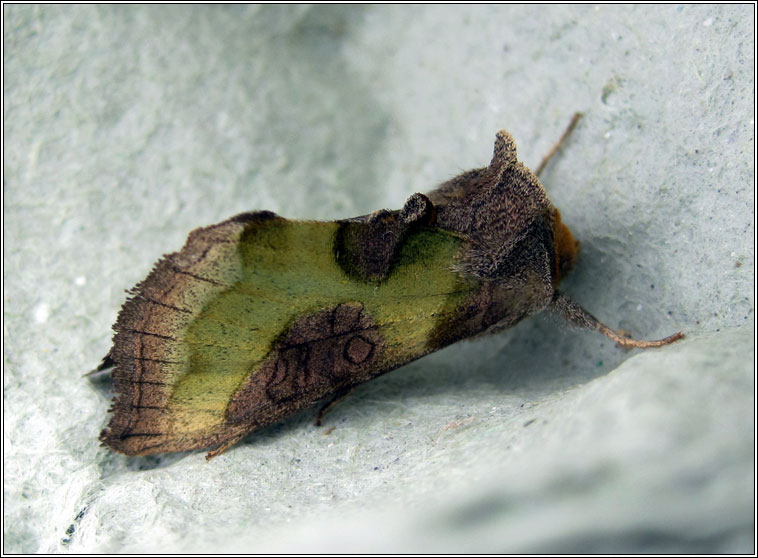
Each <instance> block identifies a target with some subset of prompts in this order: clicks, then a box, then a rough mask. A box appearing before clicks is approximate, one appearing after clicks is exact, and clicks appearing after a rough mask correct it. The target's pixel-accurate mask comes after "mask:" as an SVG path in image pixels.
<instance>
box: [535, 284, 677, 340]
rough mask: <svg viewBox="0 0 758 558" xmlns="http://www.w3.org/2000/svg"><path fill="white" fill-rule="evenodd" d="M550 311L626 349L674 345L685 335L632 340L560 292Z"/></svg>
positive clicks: (552, 302) (556, 295) (551, 304)
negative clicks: (598, 333) (652, 339)
mask: <svg viewBox="0 0 758 558" xmlns="http://www.w3.org/2000/svg"><path fill="white" fill-rule="evenodd" d="M550 309H551V310H552V311H554V312H555V313H557V314H559V315H560V316H562V317H563V318H564V319H565V320H567V321H568V322H570V323H572V324H574V325H576V326H579V327H581V328H585V329H594V330H597V331H599V332H600V333H602V334H603V335H605V336H606V337H608V338H609V339H612V340H613V341H615V342H616V343H618V344H619V345H621V346H622V347H624V348H625V349H635V348H637V349H647V348H650V347H662V346H663V345H668V344H669V343H673V342H674V341H676V340H678V339H681V338H682V337H684V334H683V333H682V332H681V331H680V332H678V333H675V334H674V335H669V336H668V337H666V338H664V339H659V340H657V341H637V340H636V339H632V338H631V337H628V336H627V335H625V333H624V332H621V331H617V330H614V329H611V328H609V327H608V326H607V325H605V324H604V323H602V322H601V321H600V320H598V319H597V318H596V317H595V316H593V315H592V314H590V313H589V312H587V310H585V309H584V308H582V307H581V306H579V305H578V304H577V303H576V302H574V301H573V300H571V299H570V298H568V297H567V296H565V295H564V294H562V293H560V292H558V291H555V294H554V295H553V300H552V301H551V302H550Z"/></svg>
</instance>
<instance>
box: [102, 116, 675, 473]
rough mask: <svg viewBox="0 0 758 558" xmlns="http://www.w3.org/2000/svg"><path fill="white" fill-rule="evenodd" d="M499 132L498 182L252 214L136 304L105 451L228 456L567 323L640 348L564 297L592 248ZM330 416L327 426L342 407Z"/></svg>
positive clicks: (198, 234) (197, 248) (126, 317)
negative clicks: (245, 441) (435, 364)
mask: <svg viewBox="0 0 758 558" xmlns="http://www.w3.org/2000/svg"><path fill="white" fill-rule="evenodd" d="M578 117H579V115H575V117H574V119H573V120H572V123H571V125H570V126H569V128H568V129H567V130H566V133H564V136H563V137H562V138H561V141H559V142H558V144H556V146H555V147H554V148H553V150H552V151H551V152H550V153H549V154H548V155H547V156H546V157H545V159H543V162H542V163H541V164H540V166H539V168H538V170H537V172H536V174H535V173H532V172H531V171H530V170H529V169H528V168H527V167H526V166H524V165H523V164H522V163H520V162H519V161H518V160H517V158H516V145H515V142H514V140H513V138H512V137H511V136H510V134H508V132H505V131H500V132H498V134H497V136H496V139H495V148H494V155H493V157H492V161H491V162H490V164H489V166H486V167H483V168H479V169H475V170H471V171H468V172H465V173H463V174H461V175H460V176H457V177H455V178H452V179H451V180H448V181H447V182H445V183H443V184H442V185H440V186H439V187H438V188H437V189H436V190H433V191H431V192H429V193H427V194H413V195H412V196H411V197H410V198H408V201H407V202H406V203H405V205H404V206H403V208H402V209H400V210H396V211H388V210H380V211H376V212H374V213H372V214H370V215H365V216H362V217H356V218H353V219H346V220H343V221H331V222H313V221H291V220H288V219H284V218H282V217H279V216H278V215H276V214H274V213H271V212H269V211H257V212H250V213H242V214H240V215H237V216H236V217H232V218H231V219H228V220H226V221H223V222H222V223H219V224H217V225H211V226H209V227H204V228H199V229H196V230H194V231H192V232H191V233H190V234H189V237H188V239H187V242H186V244H185V245H184V247H183V248H182V249H181V251H179V252H175V253H172V254H168V255H166V256H164V257H163V258H162V259H161V260H160V261H158V263H157V264H156V265H155V267H154V268H153V270H152V271H151V273H150V274H149V275H148V276H147V278H146V279H145V280H144V281H142V282H141V283H139V284H137V285H136V286H135V287H134V288H133V289H132V290H130V291H129V293H130V297H129V298H128V300H127V301H126V303H125V304H124V305H123V307H122V309H121V311H120V313H119V315H118V320H117V322H116V324H115V326H114V330H115V335H114V338H113V347H112V348H111V350H110V352H109V353H108V355H107V356H106V357H105V359H103V362H102V364H101V365H100V366H99V367H98V369H97V370H105V369H107V368H110V367H114V368H113V371H112V380H113V388H114V391H115V392H116V394H117V395H116V397H115V399H114V402H113V406H112V407H111V411H112V412H113V415H112V417H111V420H110V423H109V425H108V427H107V428H106V429H105V430H103V432H102V434H101V435H100V440H101V441H102V443H103V444H104V445H106V446H108V447H110V448H112V449H114V450H116V451H118V452H121V453H125V454H128V455H147V454H153V453H166V452H177V451H185V450H192V449H201V448H213V449H212V451H210V453H209V454H208V458H210V457H213V456H215V455H218V454H220V453H221V452H223V451H224V450H226V449H228V448H229V447H230V446H232V445H233V444H235V443H236V442H238V441H239V440H241V439H242V438H243V437H245V436H246V435H247V434H248V433H250V432H251V431H253V430H256V429H258V428H261V427H263V426H265V425H267V424H270V423H273V422H275V421H278V420H280V419H282V418H284V417H287V416H288V415H291V414H293V413H295V412H296V411H298V410H300V409H302V408H304V407H307V406H310V405H312V404H314V403H316V402H317V401H319V400H327V399H328V398H332V400H333V401H334V400H336V399H338V398H340V397H341V396H343V395H344V394H345V393H347V391H349V390H350V389H351V388H352V387H353V386H356V385H357V384H360V383H362V382H366V381H368V380H371V379H372V378H375V377H377V376H379V375H381V374H384V373H386V372H389V371H390V370H393V369H395V368H398V367H400V366H402V365H404V364H406V363H408V362H410V361H412V360H415V359H417V358H419V357H421V356H423V355H426V354H428V353H430V352H432V351H436V350H438V349H440V348H442V347H445V346H446V345H449V344H451V343H455V342H456V341H459V340H461V339H464V338H467V337H471V336H474V335H478V334H481V333H484V332H492V331H497V330H501V329H505V328H508V327H511V326H513V325H514V324H516V323H517V322H518V321H520V320H521V319H523V318H525V317H526V316H529V315H530V314H534V313H536V312H539V311H541V310H544V309H546V308H547V309H550V310H552V311H554V312H555V313H557V314H558V315H560V316H562V317H563V318H565V319H566V320H567V321H568V322H569V323H571V324H574V325H576V326H579V327H582V328H590V329H595V330H598V331H599V332H600V333H602V334H603V335H606V336H607V337H609V338H610V339H612V340H613V341H615V342H616V343H618V344H619V345H621V346H623V347H628V348H632V347H641V348H644V347H657V346H661V345H666V344H668V343H671V342H673V341H675V340H677V339H679V338H681V337H682V334H681V333H677V334H674V335H672V336H670V337H667V338H665V339H661V340H659V341H636V340H633V339H631V338H629V337H627V336H626V335H625V334H624V333H622V332H619V331H615V330H613V329H611V328H609V327H607V326H605V325H604V324H602V323H601V322H599V321H598V320H597V319H596V318H594V317H593V316H592V315H591V314H590V313H589V312H587V311H586V310H584V309H583V308H582V307H581V306H579V305H578V304H576V303H575V302H573V301H571V300H570V299H569V298H567V297H566V296H565V295H564V294H562V293H561V292H560V291H558V290H556V287H557V285H558V283H559V282H560V280H561V278H562V277H563V276H565V274H566V273H567V272H569V271H570V270H571V268H572V267H573V266H574V263H575V261H576V257H577V249H578V242H576V241H575V240H574V238H573V236H572V234H571V232H570V231H569V229H568V228H567V227H566V225H564V224H563V222H562V221H561V215H560V213H559V212H558V210H557V209H556V208H555V207H554V206H553V205H552V203H550V200H548V198H547V194H546V193H545V190H544V189H543V187H542V185H541V184H540V182H539V180H538V178H537V175H538V174H539V173H540V172H541V170H542V169H543V168H544V165H545V164H546V163H547V161H548V160H549V159H550V157H551V156H552V155H553V154H554V153H555V152H556V150H557V148H558V146H559V145H560V144H561V142H562V141H563V140H564V139H565V137H567V135H568V133H569V132H570V131H571V129H573V127H574V125H575V124H576V121H577V119H578ZM328 407H329V405H327V406H326V407H324V409H322V411H323V410H325V409H326V408H328Z"/></svg>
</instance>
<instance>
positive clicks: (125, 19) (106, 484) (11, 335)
mask: <svg viewBox="0 0 758 558" xmlns="http://www.w3.org/2000/svg"><path fill="white" fill-rule="evenodd" d="M753 9H754V7H753V6H751V5H742V6H737V5H719V6H704V5H701V6H674V5H669V6H650V5H646V6H639V7H632V6H619V7H617V6H598V7H595V6H589V5H586V6H528V7H525V6H521V7H512V6H494V5H491V6H479V7H463V6H419V7H405V6H358V7H350V6H320V7H313V8H308V7H298V6H265V7H254V6H250V7H246V6H229V7H224V6H213V7H211V6H192V7H187V6H102V7H98V6H55V5H44V6H29V5H5V6H4V7H3V17H4V23H5V33H4V36H3V46H4V57H3V61H4V77H5V83H4V91H3V93H4V107H3V110H4V139H5V143H4V167H3V170H4V182H3V194H4V203H3V217H4V223H3V232H4V240H3V247H4V256H3V263H4V270H3V286H4V291H3V319H4V325H3V341H4V347H3V364H4V384H3V391H4V398H3V400H4V410H3V418H4V433H3V450H4V451H3V466H4V483H3V490H4V493H3V494H4V496H3V497H4V517H3V520H4V535H5V539H4V540H5V546H4V551H6V552H28V553H30V552H89V553H92V552H101V553H102V552H153V551H159V552H160V551H162V552H235V551H236V552H263V551H300V552H303V551H308V552H349V551H358V552H370V551H383V552H687V553H698V552H748V553H752V552H753V551H754V548H753V530H754V514H753V505H754V500H753V495H754V488H755V487H754V459H753V456H754V447H755V446H754V443H755V436H754V426H755V425H754V416H755V415H754V405H755V400H754V377H753V358H754V331H755V330H754V320H755V314H754V304H755V299H754V290H753V289H754V278H755V275H754V264H755V260H754V248H755V246H754V217H755V215H754V182H753V180H754V173H755V169H754V163H753V157H754V130H755V122H754V118H755V115H754V111H753V107H754V105H753V103H754V100H755V87H754V82H753V71H754V63H755V60H754V49H755V42H754V33H755V28H754V25H755V23H754V18H753ZM577 110H580V111H583V112H584V113H585V114H586V116H585V118H584V120H583V121H582V122H581V124H580V126H579V128H578V129H577V130H576V133H575V135H574V136H573V137H572V139H571V141H570V143H569V144H568V145H567V147H566V149H565V151H564V152H563V153H562V154H561V156H560V157H559V158H558V159H556V160H555V161H554V163H553V164H552V165H551V167H549V168H548V170H547V171H546V173H545V174H544V175H543V182H544V183H545V186H546V188H547V190H548V193H549V195H550V196H551V199H552V200H553V202H554V203H555V204H556V205H557V206H558V207H559V208H560V209H561V211H562V213H563V215H564V220H565V221H566V222H567V223H568V225H569V226H570V227H571V228H572V230H573V231H574V233H575V235H576V236H577V238H579V239H580V240H581V241H582V246H583V251H582V254H581V260H580V262H579V265H578V268H577V269H576V270H575V272H574V273H573V274H572V275H571V276H570V278H569V279H568V280H567V281H566V282H565V284H564V285H563V289H564V290H565V291H566V292H568V293H569V294H570V295H571V296H573V297H574V298H575V299H576V300H577V301H579V302H580V303H582V304H584V305H585V306H587V307H588V308H589V309H590V310H591V311H592V312H593V313H594V314H595V315H597V316H598V317H599V318H601V319H603V320H604V321H606V322H607V323H608V324H609V325H612V326H614V327H621V328H623V329H626V330H628V331H630V332H632V333H634V334H635V335H637V336H639V337H646V338H656V337H661V336H664V335H668V334H671V333H674V332H675V331H678V330H683V331H684V332H685V333H686V334H687V339H686V340H684V341H681V342H679V343H677V344H676V345H673V346H671V347H667V348H663V349H660V350H651V351H647V352H644V353H643V352H640V351H633V352H626V351H623V350H621V349H619V348H617V347H615V346H614V345H613V344H612V343H611V342H610V341H608V340H607V339H605V338H603V337H602V336H600V335H598V334H593V333H588V332H580V331H575V330H569V329H566V328H565V327H564V326H563V324H561V323H560V322H559V321H558V320H556V319H554V318H552V317H551V316H549V315H545V316H537V317H534V318H531V319H528V320H526V321H525V322H522V323H521V324H520V325H519V326H518V327H516V328H515V329H513V330H511V331H508V332H504V333H501V334H498V335H496V336H492V337H488V338H483V339H478V340H475V341H471V342H465V343H460V344H457V345H455V346H452V347H450V348H448V349H446V350H444V351H441V352H439V353H437V354H434V355H431V356H429V357H427V358H424V359H422V360H420V361H417V362H415V363H413V364H411V365H409V366H407V367H405V368H403V369H400V370H397V371H395V372H393V373H391V374H389V375H387V376H384V377H382V378H380V379H378V380H376V381H374V382H371V383H369V384H367V385H365V386H362V387H361V388H360V389H358V390H357V391H356V392H355V393H354V394H353V395H352V396H351V397H349V398H348V399H347V400H345V401H344V402H343V403H342V404H340V405H339V406H338V407H337V408H335V410H334V411H333V412H332V413H331V414H330V415H329V416H328V418H327V420H326V427H330V426H334V427H336V428H335V429H334V430H333V431H332V432H331V433H329V434H328V435H325V434H326V432H327V430H326V429H320V430H319V429H316V428H315V427H314V426H313V425H312V423H313V418H314V416H315V413H314V412H306V413H303V414H301V415H298V416H296V417H294V418H292V419H290V420H287V421H285V422H284V423H281V424H279V425H276V426H272V427H270V428H267V429H265V430H262V431H260V432H258V433H255V434H253V435H251V436H249V437H248V438H247V439H246V440H245V441H244V443H242V444H240V445H238V446H237V447H235V448H234V449H232V450H231V451H228V452H227V453H226V454H224V455H222V456H221V457H219V458H217V459H215V460H213V461H211V462H210V463H206V461H205V458H204V453H203V452H191V453H185V454H178V455H169V456H163V457H153V458H126V457H124V456H120V455H116V454H113V453H111V452H109V451H108V450H106V449H104V448H101V447H99V445H98V442H97V436H98V433H99V431H100V430H101V429H102V428H103V427H104V426H105V424H106V423H107V420H108V414H107V409H108V406H109V404H110V395H109V394H108V391H107V384H105V385H104V384H97V383H96V384H93V383H91V382H90V381H88V380H86V379H83V378H82V374H83V373H84V372H86V371H87V370H89V369H91V368H92V367H93V366H95V365H96V364H97V363H98V361H99V359H100V358H101V357H102V356H103V355H104V354H105V353H106V352H107V351H108V348H109V345H110V337H111V330H110V327H111V325H112V323H113V322H114V320H115V317H116V314H117V312H118V309H119V307H120V305H121V303H122V302H123V300H124V298H125V294H124V290H125V289H127V288H129V287H131V286H133V285H134V284H135V283H136V282H137V281H139V280H141V279H142V278H144V276H145V275H146V274H147V272H148V271H149V270H150V267H151V265H152V264H153V262H154V261H155V260H156V259H157V258H158V257H159V256H160V255H161V254H163V253H166V252H170V251H175V250H177V249H178V248H180V247H181V245H182V244H183V242H184V239H185V238H186V235H187V232H188V231H189V230H191V229H192V228H194V227H197V226H202V225H208V224H211V223H214V222H218V221H220V220H222V219H224V218H226V217H229V216H231V215H234V214H235V213H238V212H241V211H245V210H252V209H269V210H273V211H276V212H277V213H279V214H281V215H283V216H286V217H291V218H301V219H303V218H308V219H335V218H344V217H350V216H353V215H360V214H365V213H368V212H370V211H372V210H375V209H379V208H382V207H387V208H397V207H400V206H402V204H403V202H404V200H405V198H407V196H409V195H410V194H412V193H413V192H416V191H425V190H428V189H429V188H431V187H433V186H434V185H435V184H436V183H438V182H440V181H443V180H445V179H446V178H449V177H450V176H452V175H455V174H457V173H459V172H460V171H462V170H465V169H468V168H471V167H476V166H482V165H484V164H486V163H487V162H488V161H489V159H490V155H491V149H492V142H493V140H494V136H495V132H496V131H497V130H498V129H500V128H506V129H508V130H509V131H510V132H511V133H512V134H513V136H514V137H515V139H516V141H517V143H518V146H519V155H520V157H521V159H522V160H523V161H524V162H525V163H526V164H527V165H529V166H532V167H534V166H536V164H537V163H538V162H539V160H540V158H541V156H542V155H543V154H545V153H546V152H547V150H548V149H549V147H550V146H551V145H552V143H553V142H554V141H555V140H556V139H557V138H558V136H559V135H560V133H561V131H562V130H563V128H564V127H565V125H566V124H567V123H568V121H569V118H570V116H571V114H572V113H573V112H574V111H577Z"/></svg>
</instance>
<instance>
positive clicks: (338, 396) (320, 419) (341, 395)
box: [316, 386, 355, 426]
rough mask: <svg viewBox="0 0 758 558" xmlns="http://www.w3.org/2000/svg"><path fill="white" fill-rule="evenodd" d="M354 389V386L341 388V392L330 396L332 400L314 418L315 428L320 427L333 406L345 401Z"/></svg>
mask: <svg viewBox="0 0 758 558" xmlns="http://www.w3.org/2000/svg"><path fill="white" fill-rule="evenodd" d="M354 389H355V386H352V387H347V388H342V389H341V390H339V391H337V392H335V393H334V395H332V398H331V399H329V401H327V402H326V403H325V404H324V406H323V407H321V409H320V410H319V412H318V417H316V426H321V425H322V424H323V419H324V416H325V415H326V413H328V412H329V411H331V410H332V409H333V408H334V406H335V405H336V404H337V403H339V402H340V401H342V400H343V399H345V397H347V396H348V395H349V394H350V392H352V391H353V390H354Z"/></svg>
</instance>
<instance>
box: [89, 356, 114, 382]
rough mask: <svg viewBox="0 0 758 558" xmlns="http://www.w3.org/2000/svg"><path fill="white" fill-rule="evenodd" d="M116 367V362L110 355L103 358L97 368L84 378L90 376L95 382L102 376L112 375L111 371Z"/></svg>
mask: <svg viewBox="0 0 758 558" xmlns="http://www.w3.org/2000/svg"><path fill="white" fill-rule="evenodd" d="M114 366H116V362H115V361H114V360H113V359H112V358H111V354H110V353H108V354H107V355H105V356H104V357H103V360H102V362H101V363H100V364H98V365H97V368H95V369H93V370H90V371H89V372H87V373H86V374H84V377H85V378H86V377H87V376H89V377H90V379H92V380H95V379H98V378H100V377H101V376H107V375H108V374H109V373H110V369H111V368H113V367H114Z"/></svg>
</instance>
